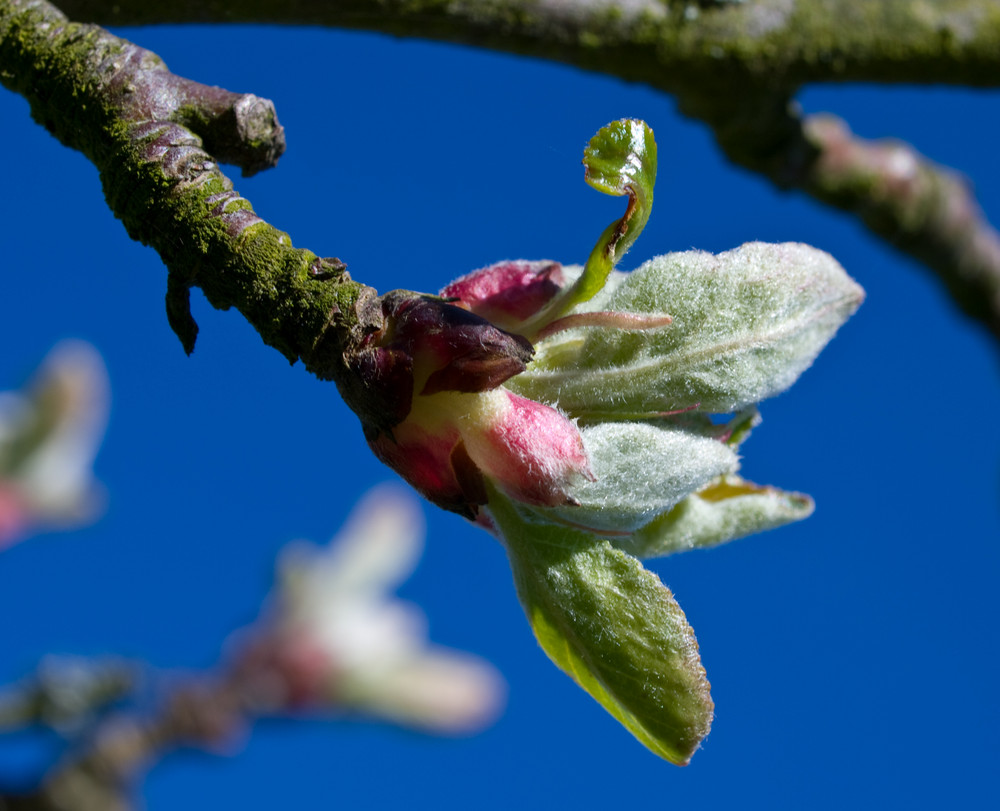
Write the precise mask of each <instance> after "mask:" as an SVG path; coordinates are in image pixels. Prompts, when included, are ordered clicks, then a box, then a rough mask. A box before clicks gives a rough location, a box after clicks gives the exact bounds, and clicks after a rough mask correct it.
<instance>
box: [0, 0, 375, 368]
mask: <svg viewBox="0 0 1000 811" xmlns="http://www.w3.org/2000/svg"><path fill="white" fill-rule="evenodd" d="M0 81H2V82H3V84H4V85H5V86H7V87H9V88H10V89H12V90H14V91H15V92H18V93H20V94H22V95H23V96H24V97H25V98H26V99H27V100H28V101H29V103H30V105H31V112H32V115H33V116H34V118H35V120H36V121H38V123H40V124H42V125H43V126H44V127H45V128H46V129H48V130H49V131H50V132H51V133H52V134H53V135H55V136H56V137H57V138H58V139H59V140H60V141H62V142H63V143H64V144H66V145H67V146H70V147H72V148H74V149H78V150H80V151H81V152H83V153H84V154H85V155H86V156H87V157H88V158H89V159H90V160H91V161H92V162H93V163H94V165H95V166H96V167H97V168H98V170H99V171H100V175H101V182H102V184H103V186H104V193H105V196H106V198H107V201H108V205H109V206H110V207H111V209H112V211H113V212H114V213H115V215H116V216H117V217H119V218H120V219H121V220H122V222H123V223H124V225H125V228H126V229H127V231H128V233H129V235H130V236H131V237H132V238H133V239H136V240H138V241H140V242H142V243H144V244H147V245H150V246H152V247H154V248H155V249H156V250H157V251H158V252H159V254H160V256H161V257H162V258H163V261H164V262H165V264H166V265H167V268H168V270H169V273H170V277H169V283H168V286H167V313H168V316H169V318H170V323H171V325H172V326H173V328H174V330H175V331H176V332H177V334H178V336H179V337H180V338H181V341H182V342H183V344H184V346H185V349H187V350H188V351H190V350H191V348H192V347H193V344H194V339H195V335H196V333H197V327H196V325H195V323H194V320H193V319H192V317H191V314H190V310H189V308H188V290H189V288H190V287H192V286H196V287H200V288H201V289H202V290H203V291H204V293H205V296H206V298H207V299H208V300H209V302H210V303H211V304H212V305H213V306H215V307H217V308H219V309H228V308H229V307H235V308H237V309H238V310H239V311H240V312H241V313H243V315H244V316H246V318H247V320H248V321H249V322H250V323H251V324H252V325H253V326H254V328H255V329H256V330H257V331H258V332H259V333H260V335H261V337H262V338H263V339H264V341H265V343H267V344H269V345H270V346H273V347H275V348H276V349H278V350H279V351H280V352H282V353H283V354H284V355H285V357H287V358H288V359H289V360H290V361H293V362H294V361H295V360H298V359H302V360H303V361H304V362H305V364H306V366H307V368H309V369H310V370H311V371H313V372H314V373H316V374H317V375H318V376H320V377H322V378H325V379H335V380H338V382H342V378H343V374H344V371H343V360H342V355H343V351H344V349H345V347H347V346H349V345H353V344H355V343H356V342H357V340H359V335H361V334H363V333H364V331H365V326H364V325H363V324H361V323H360V322H362V321H364V318H365V317H366V314H371V315H372V316H374V317H376V318H377V319H378V318H379V317H380V314H379V313H378V312H377V308H373V307H371V306H369V305H370V304H371V302H372V301H374V299H375V293H374V291H373V290H371V289H370V288H367V287H365V286H364V285H361V284H358V283H357V282H354V281H352V280H351V279H350V277H349V276H348V274H347V272H346V269H345V266H344V265H343V263H341V262H340V261H339V260H337V259H324V258H321V257H318V256H316V255H315V254H314V253H312V252H311V251H308V250H304V249H296V248H294V247H293V246H292V241H291V239H290V238H289V236H288V234H286V233H284V232H282V231H279V230H278V229H277V228H274V227H273V226H271V225H269V224H267V223H265V222H264V221H263V220H261V219H260V218H259V217H258V216H257V215H256V214H255V213H254V211H253V208H252V207H251V205H250V203H249V202H248V201H247V200H245V199H244V198H242V197H240V195H239V194H238V193H237V192H236V191H234V189H233V184H232V182H231V181H230V180H229V178H227V177H226V176H225V175H224V174H223V173H222V172H221V171H220V170H219V167H218V165H217V162H216V161H217V160H225V161H227V162H232V163H235V164H237V165H239V166H241V167H242V169H243V171H244V174H251V173H253V172H255V171H258V170H259V169H262V168H266V167H268V166H272V165H274V163H275V162H276V161H277V159H278V157H279V156H280V154H281V153H282V151H283V150H284V145H285V142H284V132H283V130H282V128H281V125H280V124H279V123H278V120H277V117H276V115H275V111H274V106H273V105H272V103H271V102H270V101H267V100H265V99H260V98H258V97H256V96H253V95H249V94H242V95H241V94H236V93H230V92H228V91H225V90H221V89H219V88H214V87H206V86H205V85H200V84H197V83H196V82H192V81H189V80H187V79H184V78H182V77H179V76H175V75H173V74H172V73H170V72H169V71H167V69H166V67H165V66H164V65H163V63H162V61H161V60H160V59H159V57H157V56H156V55H155V54H153V53H151V52H150V51H147V50H145V49H143V48H139V47H138V46H136V45H133V44H132V43H130V42H128V41H127V40H124V39H120V38H118V37H115V36H113V35H112V34H110V33H108V32H107V31H105V30H104V29H101V28H98V27H97V26H94V25H82V24H77V23H71V22H68V21H67V20H66V18H65V17H64V16H63V15H62V14H61V13H60V12H59V11H58V10H57V9H55V8H54V7H53V6H51V5H49V4H48V3H45V2H41V1H40V0H39V1H37V2H29V1H28V0H16V1H13V0H5V1H2V2H0ZM55 227H56V228H58V223H56V224H55Z"/></svg>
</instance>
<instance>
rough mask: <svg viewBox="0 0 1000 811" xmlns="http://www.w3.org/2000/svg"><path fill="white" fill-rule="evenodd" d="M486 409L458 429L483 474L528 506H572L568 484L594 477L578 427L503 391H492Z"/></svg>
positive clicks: (555, 413)
mask: <svg viewBox="0 0 1000 811" xmlns="http://www.w3.org/2000/svg"><path fill="white" fill-rule="evenodd" d="M480 399H482V400H487V397H486V396H483V397H482V398H480ZM485 405H486V407H485V408H483V415H482V416H480V417H479V418H478V419H477V420H475V421H474V422H473V421H471V420H470V423H473V424H472V425H468V426H467V427H466V428H465V429H464V430H463V431H462V435H463V438H464V440H465V446H466V449H467V451H468V454H469V457H470V458H471V459H472V460H473V461H474V462H475V463H476V464H477V465H478V467H479V469H480V470H481V471H482V472H483V474H484V475H486V476H488V477H489V478H490V479H492V480H493V481H495V482H496V483H497V484H499V485H500V487H502V488H503V489H504V490H505V491H506V492H507V494H508V495H510V496H511V497H512V498H515V499H518V500H520V501H524V502H526V503H528V504H535V505H544V506H547V507H554V506H556V505H561V504H567V503H572V499H570V497H569V496H568V490H569V488H570V486H571V485H572V484H573V483H574V482H575V481H576V480H577V479H579V478H580V477H585V478H589V479H593V473H591V470H590V462H589V460H588V459H587V453H586V451H585V450H584V448H583V438H582V437H581V436H580V431H579V430H578V429H577V427H576V425H575V424H574V423H573V422H572V421H571V420H570V419H569V418H567V417H566V416H564V415H563V414H561V413H560V412H558V411H556V409H554V408H551V407H550V406H547V405H543V404H542V403H536V402H535V401H534V400H529V399H527V398H526V397H521V396H520V395H517V394H514V393H512V392H509V391H507V390H506V389H500V390H498V391H496V392H491V393H490V396H489V397H488V402H487V403H486V404H485Z"/></svg>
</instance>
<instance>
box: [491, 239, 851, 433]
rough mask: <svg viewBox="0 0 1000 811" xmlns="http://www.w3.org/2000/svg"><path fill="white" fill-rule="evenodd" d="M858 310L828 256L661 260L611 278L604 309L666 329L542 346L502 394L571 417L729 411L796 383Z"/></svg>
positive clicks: (759, 248) (803, 250)
mask: <svg viewBox="0 0 1000 811" xmlns="http://www.w3.org/2000/svg"><path fill="white" fill-rule="evenodd" d="M609 286H610V285H609ZM863 298H864V291H863V290H862V289H861V288H860V287H859V286H858V285H857V284H856V283H855V282H854V280H853V279H851V278H850V277H849V276H848V275H847V274H846V273H845V272H844V270H843V269H842V268H841V267H840V265H839V264H837V262H836V261H835V260H834V259H833V258H832V257H831V256H829V254H826V253H824V252H822V251H819V250H817V249H815V248H811V247H809V246H808V245H800V244H795V243H786V244H783V245H767V244H764V243H749V244H747V245H743V246H741V247H740V248H737V249H735V250H732V251H727V252H726V253H722V254H719V255H717V256H713V255H712V254H709V253H705V252H702V251H688V252H685V253H674V254H667V255H666V256H660V257H657V258H656V259H653V260H651V261H649V262H646V263H645V264H644V265H642V266H641V267H640V268H638V269H637V270H634V271H632V272H631V273H628V274H623V275H622V276H621V277H619V276H618V274H615V279H614V292H613V293H612V294H611V295H610V297H608V299H607V301H604V302H602V304H603V306H605V307H606V308H607V309H609V310H611V311H614V312H626V313H656V312H669V313H670V315H671V316H672V317H673V323H672V324H671V325H670V326H668V327H663V328H661V329H652V330H647V331H642V332H625V331H622V330H620V329H617V330H616V329H602V328H600V327H593V328H590V329H587V330H586V331H585V332H584V331H582V330H581V331H578V334H576V335H569V334H567V335H565V336H563V337H562V338H561V339H560V342H559V343H554V344H553V345H552V346H551V347H548V346H546V344H545V342H542V343H539V344H537V345H536V356H535V361H534V362H533V363H532V364H531V365H529V367H528V369H527V371H525V372H524V373H522V374H520V375H518V376H517V377H516V378H513V379H512V380H511V381H510V383H509V384H508V385H509V386H510V387H511V388H513V389H515V390H516V391H517V392H518V393H519V394H523V395H524V396H526V397H530V398H532V399H537V400H542V401H544V402H555V403H558V405H559V407H560V408H561V409H562V410H563V411H566V412H568V413H569V414H570V415H571V416H576V417H586V416H587V415H589V414H591V413H598V414H605V413H614V412H623V413H640V414H641V413H653V414H655V413H656V412H669V411H676V410H685V409H691V408H697V409H698V410H699V411H706V412H729V411H735V410H737V409H740V408H743V407H744V406H747V405H749V404H752V403H756V402H759V401H760V400H763V399H765V398H767V397H771V396H773V395H775V394H778V393H779V392H781V391H784V390H785V389H786V388H788V387H789V386H790V385H791V384H792V383H794V382H795V380H796V378H798V376H799V375H800V374H801V373H802V372H803V371H804V370H805V369H806V368H808V367H809V365H810V364H811V363H812V361H813V359H814V358H815V357H816V355H818V354H819V352H820V350H821V349H822V348H823V347H824V346H825V345H826V344H827V342H828V341H829V340H830V339H831V338H832V337H833V335H834V333H835V332H836V331H837V329H838V328H839V327H840V325H841V324H843V323H844V321H846V320H847V318H848V317H849V316H850V315H851V314H852V313H853V312H854V311H855V310H856V309H857V307H858V305H860V303H861V301H862V299H863ZM574 339H575V343H571V341H574Z"/></svg>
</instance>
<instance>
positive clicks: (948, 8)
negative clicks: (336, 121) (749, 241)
mask: <svg viewBox="0 0 1000 811" xmlns="http://www.w3.org/2000/svg"><path fill="white" fill-rule="evenodd" d="M60 6H61V7H62V9H63V10H64V11H65V12H66V13H67V14H69V16H70V17H71V18H73V19H80V20H87V21H94V22H99V23H103V24H117V25H135V24H149V23H175V22H200V23H205V22H256V23H279V24H291V25H328V26H338V27H345V28H357V29H366V30H372V31H382V32H386V33H391V34H396V35H404V36H415V37H426V38H431V39H439V40H445V41H449V42H458V43H464V44H468V45H473V46H478V47H484V48H492V49H497V50H503V51H508V52H512V53H518V54H524V55H527V56H532V57H536V58H543V59H551V60H557V61H560V62H565V63H568V64H572V65H576V66H577V67H580V68H583V69H585V70H593V71H599V72H602V73H608V74H612V75H615V76H619V77H621V78H622V79H625V80H628V81H635V82H643V83H645V84H648V85H650V86H652V87H655V88H658V89H660V90H662V91H664V92H666V93H669V94H672V95H674V96H675V97H676V99H677V102H678V106H679V108H680V110H681V111H682V112H683V113H685V114H686V115H688V116H691V117H693V118H695V119H698V120H701V121H703V122H704V123H705V124H707V125H708V126H709V127H710V128H711V129H712V131H713V132H714V133H715V137H716V140H717V142H718V144H719V146H720V148H721V149H722V150H723V152H724V153H725V154H726V155H727V156H728V157H729V159H730V160H732V161H733V162H734V163H737V164H739V165H741V166H743V167H745V168H747V169H750V170H751V171H754V172H757V173H759V174H761V175H763V176H764V177H767V178H768V179H769V180H771V181H772V182H773V183H774V184H775V185H777V186H778V187H779V188H783V189H797V190H800V191H803V192H805V193H806V194H808V195H810V196H811V197H813V198H814V199H816V200H819V201H820V202H823V203H825V204H827V205H832V206H835V207H837V208H839V209H841V210H843V211H845V212H847V213H849V214H851V215H852V216H854V217H856V218H857V219H858V220H860V221H861V222H863V223H864V224H865V226H867V227H868V228H869V229H870V230H871V231H872V232H873V233H875V234H876V235H878V236H879V237H880V238H882V239H884V240H885V241H887V242H889V243H891V244H892V245H894V246H895V247H896V248H898V249H899V250H900V251H902V252H904V253H906V254H908V255H909V256H910V257H912V258H913V259H915V260H916V261H918V262H920V263H922V264H924V265H925V266H926V267H927V268H929V269H930V270H931V271H932V272H934V273H935V274H936V275H937V276H938V278H939V279H940V280H941V282H942V283H943V284H944V285H945V287H946V288H947V290H948V291H949V292H950V294H951V296H952V297H953V299H954V300H955V302H956V303H957V304H958V305H959V306H960V307H961V308H962V310H963V311H964V312H965V313H966V314H967V315H969V316H970V317H971V318H974V319H976V320H977V321H978V322H979V323H981V324H982V325H984V326H985V327H986V328H987V329H988V330H989V331H990V333H991V334H992V335H993V336H994V338H996V339H1000V239H998V236H997V233H996V231H995V230H994V228H993V227H992V226H991V225H990V224H989V223H988V222H987V221H986V219H985V218H984V217H983V215H982V213H981V211H980V208H979V205H978V204H977V202H976V200H975V199H974V197H973V195H972V193H971V188H970V184H969V183H968V182H967V181H966V180H965V179H964V178H962V177H960V176H958V175H957V174H956V173H954V172H951V171H949V170H948V169H946V168H943V167H939V166H936V165H935V164H934V163H933V162H931V161H929V160H927V159H926V158H924V157H923V156H921V155H919V154H918V153H917V152H916V151H915V150H914V149H912V148H911V147H909V146H907V145H906V144H901V143H896V142H875V143H871V142H866V141H863V140H861V139H858V138H855V137H854V136H853V135H852V134H851V132H850V129H849V127H848V125H846V124H844V123H842V122H837V121H836V120H834V119H832V118H830V117H825V116H824V117H819V118H816V117H803V116H802V115H801V114H800V113H799V112H798V110H797V109H796V106H795V103H794V98H795V95H796V93H797V92H798V90H799V89H800V88H801V87H802V86H803V85H805V84H809V83H822V82H847V81H850V82H878V83H935V84H950V85H965V86H971V87H995V86H997V84H998V83H1000V4H998V3H997V2H995V0H942V1H941V2H937V3H921V2H912V0H881V2H878V3H872V2H866V0H796V1H795V2H792V0H746V1H745V2H739V1H738V0H730V1H729V2H726V1H725V0H720V2H694V0H542V1H541V2H537V0H490V2H457V1H456V0H426V1H425V2H403V1H402V0H395V1H394V2H381V1H380V0H342V1H341V2H326V1H325V0H298V2H278V0H261V2H257V3H252V4H246V3H227V2H218V0H214V1H213V0H210V1H209V2H194V1H193V0H174V1H172V2H171V1H170V0H168V1H167V2H163V3H157V4H155V5H150V4H147V3H144V2H139V0H122V2H117V3H107V2H102V1H101V0H66V2H63V3H61V4H60ZM965 137H968V136H967V135H966V136H965Z"/></svg>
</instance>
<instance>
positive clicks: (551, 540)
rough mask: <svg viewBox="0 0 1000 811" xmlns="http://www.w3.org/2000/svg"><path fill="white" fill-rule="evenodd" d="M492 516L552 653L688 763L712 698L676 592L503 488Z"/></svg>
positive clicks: (664, 753) (629, 723) (633, 724)
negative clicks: (525, 508) (521, 504)
mask: <svg viewBox="0 0 1000 811" xmlns="http://www.w3.org/2000/svg"><path fill="white" fill-rule="evenodd" d="M490 513H491V515H492V516H493V519H494V521H495V522H496V524H497V528H498V530H499V531H500V534H501V536H502V537H503V540H504V542H505V545H506V547H507V551H508V554H509V555H510V560H511V566H512V568H513V571H514V580H515V583H516V585H517V591H518V596H519V597H520V599H521V603H522V605H523V606H524V610H525V613H526V614H527V616H528V619H529V621H530V622H531V625H532V628H533V629H534V631H535V636H536V638H537V639H538V642H539V644H540V645H541V646H542V648H543V649H544V650H545V652H546V653H547V654H548V655H549V657H550V658H551V659H552V660H553V661H554V662H555V663H556V664H557V665H558V666H559V667H560V668H561V669H562V670H563V671H565V672H566V673H567V674H568V675H570V676H571V677H572V678H573V679H574V680H575V681H576V682H577V683H578V684H579V685H580V686H581V687H582V688H583V689H584V690H586V691H587V692H588V693H590V694H591V695H592V696H593V697H594V698H595V699H596V700H597V701H598V702H599V703H600V704H601V705H602V706H603V707H604V708H605V709H606V710H607V711H608V712H610V713H611V715H612V716H614V717H615V718H616V719H617V720H618V721H619V722H621V723H622V725H624V726H625V728H626V729H628V730H629V731H630V732H631V733H632V734H633V735H635V737H636V738H638V739H639V740H640V741H641V742H642V743H643V744H644V745H645V746H647V747H648V748H649V749H650V750H651V751H653V752H654V753H656V754H657V755H659V756H660V757H663V758H665V759H666V760H669V761H670V762H672V763H677V764H685V763H687V762H688V760H689V759H690V757H691V755H692V754H693V753H694V751H695V749H697V747H698V744H699V742H700V741H701V740H702V739H703V738H704V737H705V735H707V734H708V730H709V727H710V726H711V722H712V713H713V704H712V699H711V697H710V695H709V685H708V681H707V679H706V678H705V671H704V668H703V667H702V665H701V660H700V658H699V655H698V643H697V641H696V640H695V637H694V632H693V631H692V630H691V627H690V626H689V625H688V623H687V620H686V618H685V617H684V613H683V612H682V611H681V609H680V607H679V606H678V605H677V603H676V601H675V600H674V598H673V595H671V593H670V591H669V590H668V589H667V588H666V587H665V586H664V585H663V584H662V583H661V582H660V580H659V578H657V577H656V575H655V574H653V573H652V572H649V571H647V570H646V569H644V568H643V566H642V564H641V563H640V562H639V561H638V560H636V559H635V558H633V557H632V556H630V555H627V554H625V553H624V552H621V551H620V550H617V549H614V548H613V547H612V546H611V544H610V543H608V541H606V540H604V539H599V538H596V537H594V536H592V535H590V534H589V533H585V532H582V531H578V530H574V529H571V528H569V527H562V526H558V525H553V524H540V523H534V522H532V521H531V520H530V517H526V516H524V515H522V514H521V513H519V512H518V509H517V508H516V507H515V506H514V505H513V504H511V503H510V502H509V501H507V500H506V499H504V498H503V497H502V496H500V495H498V494H496V493H494V494H493V496H492V497H491V499H490Z"/></svg>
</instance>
